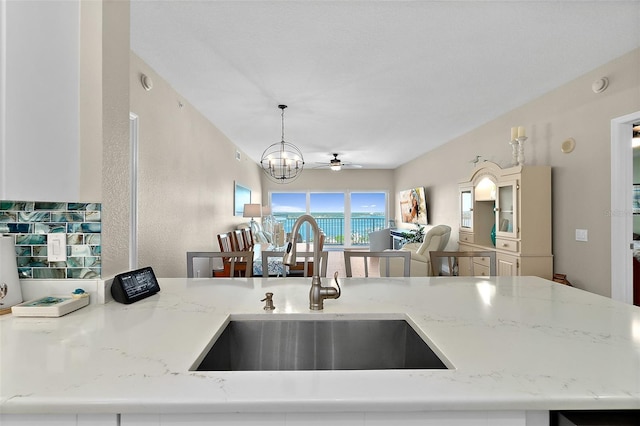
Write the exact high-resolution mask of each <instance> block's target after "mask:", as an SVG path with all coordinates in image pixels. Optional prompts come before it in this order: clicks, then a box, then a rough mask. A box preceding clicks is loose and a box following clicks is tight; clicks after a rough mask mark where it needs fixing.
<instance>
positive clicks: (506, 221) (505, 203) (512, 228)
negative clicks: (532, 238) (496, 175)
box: [496, 180, 519, 238]
mask: <svg viewBox="0 0 640 426" xmlns="http://www.w3.org/2000/svg"><path fill="white" fill-rule="evenodd" d="M518 189H519V186H518V181H515V180H514V181H509V182H500V183H498V197H497V200H496V235H501V236H505V237H510V238H517V236H518V223H517V222H518V214H517V208H518Z"/></svg>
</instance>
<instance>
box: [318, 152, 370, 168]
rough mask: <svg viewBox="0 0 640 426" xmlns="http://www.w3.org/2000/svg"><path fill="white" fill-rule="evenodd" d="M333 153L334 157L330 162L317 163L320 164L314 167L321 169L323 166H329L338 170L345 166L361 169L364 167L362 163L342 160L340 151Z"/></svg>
mask: <svg viewBox="0 0 640 426" xmlns="http://www.w3.org/2000/svg"><path fill="white" fill-rule="evenodd" d="M331 155H333V158H332V159H331V161H329V162H328V163H316V164H319V166H316V167H314V168H316V169H320V168H323V167H329V168H330V169H331V170H333V171H335V172H337V171H340V170H342V168H343V167H345V168H353V169H360V168H362V166H361V165H359V164H353V163H345V162H344V161H342V160H341V159H339V158H338V155H340V154H338V153H335V152H334V153H332V154H331Z"/></svg>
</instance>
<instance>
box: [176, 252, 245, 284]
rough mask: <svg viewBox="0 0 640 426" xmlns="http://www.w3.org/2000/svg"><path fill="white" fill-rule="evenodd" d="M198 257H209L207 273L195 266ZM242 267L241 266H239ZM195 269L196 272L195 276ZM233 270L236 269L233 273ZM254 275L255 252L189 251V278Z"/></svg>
mask: <svg viewBox="0 0 640 426" xmlns="http://www.w3.org/2000/svg"><path fill="white" fill-rule="evenodd" d="M196 259H207V260H208V262H207V271H209V273H207V275H205V276H203V275H202V274H201V271H200V270H199V269H197V268H196V267H194V261H195V260H196ZM240 265H241V266H242V268H239V266H240ZM194 271H195V272H196V274H195V276H194ZM231 271H235V272H234V274H231ZM251 276H253V252H252V251H250V250H245V251H227V252H221V251H188V252H187V278H211V277H214V278H218V277H251Z"/></svg>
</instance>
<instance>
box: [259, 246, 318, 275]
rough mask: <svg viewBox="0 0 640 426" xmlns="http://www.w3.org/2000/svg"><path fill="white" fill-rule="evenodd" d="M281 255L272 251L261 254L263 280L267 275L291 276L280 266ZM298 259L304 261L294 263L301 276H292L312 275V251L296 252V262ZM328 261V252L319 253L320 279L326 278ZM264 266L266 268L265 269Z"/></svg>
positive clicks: (281, 253)
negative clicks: (298, 267)
mask: <svg viewBox="0 0 640 426" xmlns="http://www.w3.org/2000/svg"><path fill="white" fill-rule="evenodd" d="M283 255H284V253H283V252H282V251H278V250H274V251H270V250H265V251H263V252H262V276H263V277H264V278H267V277H268V276H269V275H279V276H285V275H288V276H291V275H290V274H287V267H286V266H284V265H283V264H282V256H283ZM300 258H303V259H304V261H301V262H298V263H296V266H300V269H299V270H300V271H301V272H302V274H301V275H300V274H299V275H294V276H300V277H309V276H312V275H313V252H312V251H298V252H296V261H297V260H298V259H300ZM269 259H271V260H269ZM274 259H275V260H274ZM328 261H329V252H328V251H321V252H320V276H321V277H326V276H327V262H328ZM269 262H271V263H269ZM265 265H267V266H266V267H265ZM289 268H291V267H289Z"/></svg>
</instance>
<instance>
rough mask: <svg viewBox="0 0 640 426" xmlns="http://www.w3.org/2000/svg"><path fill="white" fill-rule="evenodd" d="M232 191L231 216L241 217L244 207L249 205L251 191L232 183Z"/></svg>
mask: <svg viewBox="0 0 640 426" xmlns="http://www.w3.org/2000/svg"><path fill="white" fill-rule="evenodd" d="M234 186H235V187H234V191H233V215H234V216H242V213H243V212H244V205H245V204H250V203H251V190H250V189H249V188H247V187H246V186H243V185H240V184H239V183H238V182H234Z"/></svg>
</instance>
